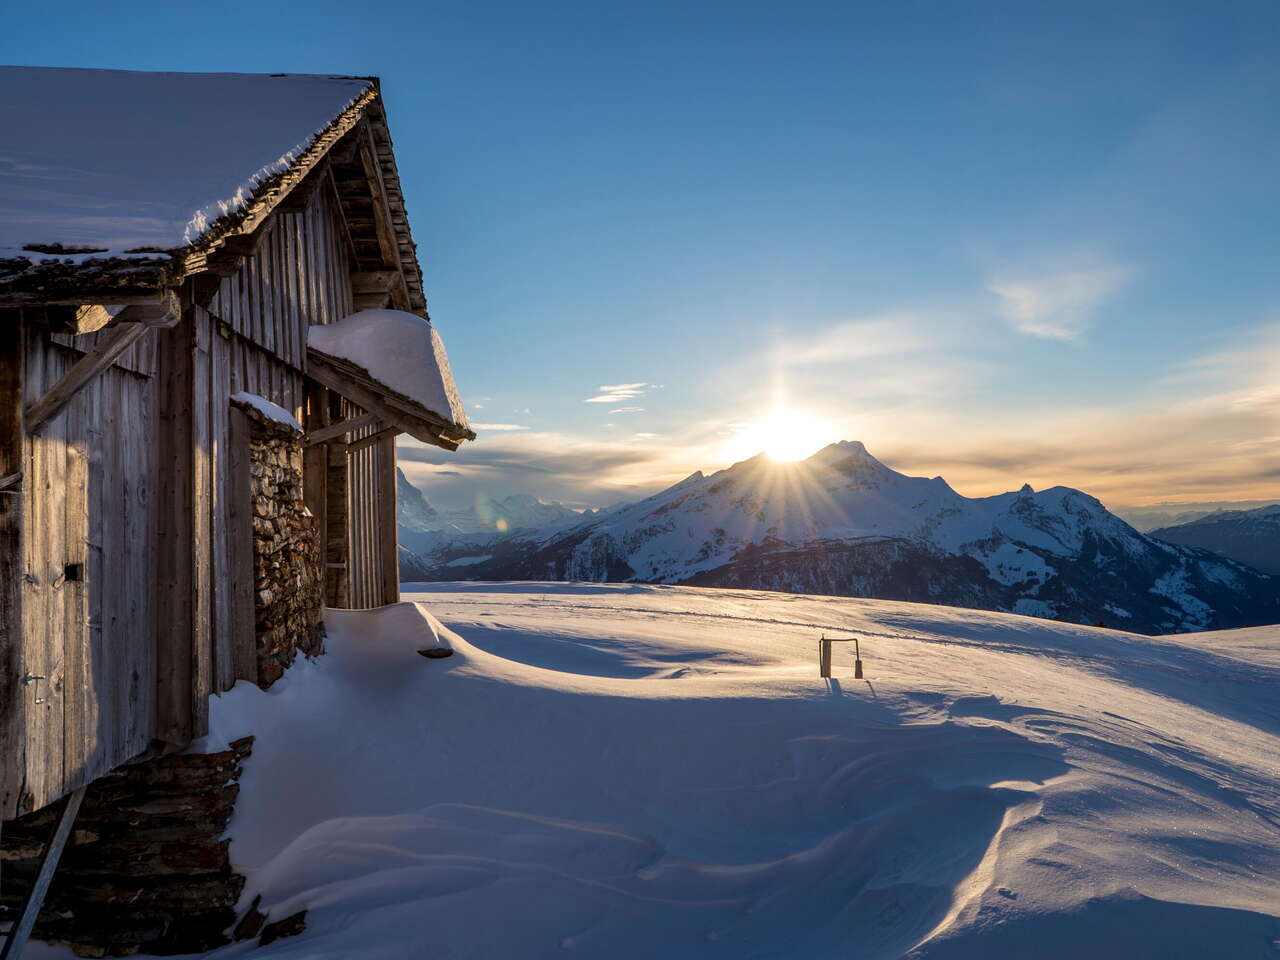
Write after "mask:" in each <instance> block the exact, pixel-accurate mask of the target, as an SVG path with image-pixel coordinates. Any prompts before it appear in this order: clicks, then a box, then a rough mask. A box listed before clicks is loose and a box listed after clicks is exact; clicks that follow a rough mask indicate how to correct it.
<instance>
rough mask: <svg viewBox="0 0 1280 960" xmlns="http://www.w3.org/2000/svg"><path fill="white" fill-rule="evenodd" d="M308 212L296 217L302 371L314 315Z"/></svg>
mask: <svg viewBox="0 0 1280 960" xmlns="http://www.w3.org/2000/svg"><path fill="white" fill-rule="evenodd" d="M311 202H312V203H313V204H314V203H315V194H312V196H311ZM310 210H311V207H310V206H308V207H307V209H306V211H304V212H303V213H302V214H301V215H299V217H298V307H299V310H300V313H301V322H300V323H299V326H298V332H299V335H300V337H301V342H300V343H299V348H300V349H299V361H300V362H299V363H298V364H297V366H299V367H301V368H304V369H305V367H306V365H307V363H306V360H307V328H308V327H310V326H311V323H312V320H311V318H312V316H313V315H314V314H315V303H314V291H315V272H316V262H315V259H316V258H315V255H314V254H313V253H312V250H311V215H310Z"/></svg>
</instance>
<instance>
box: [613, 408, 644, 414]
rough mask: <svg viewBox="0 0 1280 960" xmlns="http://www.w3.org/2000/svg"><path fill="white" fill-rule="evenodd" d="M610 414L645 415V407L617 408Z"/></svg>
mask: <svg viewBox="0 0 1280 960" xmlns="http://www.w3.org/2000/svg"><path fill="white" fill-rule="evenodd" d="M609 412H610V413H644V407H615V408H614V409H613V410H610V411H609Z"/></svg>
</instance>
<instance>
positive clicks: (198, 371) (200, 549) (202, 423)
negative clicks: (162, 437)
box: [191, 307, 214, 737]
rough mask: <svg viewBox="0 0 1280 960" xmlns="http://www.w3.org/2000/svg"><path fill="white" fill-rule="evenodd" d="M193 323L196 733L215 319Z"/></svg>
mask: <svg viewBox="0 0 1280 960" xmlns="http://www.w3.org/2000/svg"><path fill="white" fill-rule="evenodd" d="M192 321H193V323H194V326H195V331H194V332H195V351H194V363H193V365H192V397H193V403H192V409H193V411H194V416H193V418H192V425H191V436H192V441H193V447H194V457H195V463H194V470H193V471H192V477H193V479H194V481H195V484H194V486H195V489H194V491H193V494H192V496H193V506H194V509H195V523H194V536H193V537H192V546H193V548H194V549H193V554H194V560H195V591H194V601H195V611H194V617H193V619H194V630H193V646H192V650H193V653H192V671H191V714H192V720H191V725H192V728H191V729H192V736H193V737H202V736H204V735H205V733H206V732H208V726H209V695H210V694H212V693H213V690H214V673H213V671H214V664H213V656H214V650H213V603H212V600H213V530H212V519H213V514H212V501H213V491H212V487H213V431H212V424H211V422H210V416H209V414H210V407H209V398H210V396H211V394H212V393H213V386H212V381H213V374H212V369H211V361H210V355H209V354H210V349H211V345H210V342H209V340H210V334H211V324H210V322H209V315H208V314H207V313H205V312H204V311H203V310H201V309H199V308H198V307H197V308H194V309H193V310H192Z"/></svg>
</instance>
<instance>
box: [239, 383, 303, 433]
mask: <svg viewBox="0 0 1280 960" xmlns="http://www.w3.org/2000/svg"><path fill="white" fill-rule="evenodd" d="M231 402H232V403H234V404H237V405H239V406H241V407H244V408H247V409H250V410H253V411H254V412H255V413H257V414H258V416H259V417H261V418H262V419H263V420H266V421H269V422H271V423H273V424H278V425H279V426H281V427H285V428H287V429H288V430H291V431H293V432H294V433H302V424H300V423H299V422H298V419H297V417H295V416H294V415H293V414H292V413H290V412H289V411H288V410H286V409H285V408H284V407H282V406H280V405H279V404H275V403H272V402H271V401H270V400H268V399H267V398H266V397H260V396H258V395H257V394H256V393H245V392H244V391H241V392H239V393H233V394H232V395H231Z"/></svg>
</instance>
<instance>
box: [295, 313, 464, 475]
mask: <svg viewBox="0 0 1280 960" xmlns="http://www.w3.org/2000/svg"><path fill="white" fill-rule="evenodd" d="M307 373H308V375H309V376H310V377H311V378H312V379H313V380H315V381H316V382H317V383H320V384H323V385H324V386H326V387H328V388H329V389H330V390H333V391H334V392H336V393H338V394H340V395H341V396H343V397H346V398H347V399H348V400H350V401H351V402H352V403H354V404H356V405H357V406H359V407H361V408H362V409H364V410H365V411H366V412H367V413H370V414H372V415H374V416H375V417H377V418H378V419H379V420H382V421H385V422H386V423H387V424H388V425H389V426H392V427H396V428H398V429H399V430H401V431H402V432H404V433H407V434H409V435H410V436H411V437H414V438H415V439H418V440H421V441H422V442H424V443H431V444H435V445H436V446H439V447H444V448H445V449H446V450H456V449H458V446H459V445H460V444H461V443H462V442H463V441H465V440H474V439H475V438H476V435H475V433H474V432H473V431H472V429H471V426H470V424H469V423H468V422H467V415H466V411H464V410H463V408H462V399H461V398H460V397H459V396H458V389H457V387H456V386H455V385H454V382H453V373H452V371H450V369H449V358H448V356H447V355H446V354H445V349H444V342H443V341H442V340H441V339H440V334H439V333H438V332H437V331H436V329H435V327H433V326H432V325H431V321H430V320H427V319H425V318H424V317H419V316H417V315H415V314H412V313H406V312H404V311H402V310H361V311H360V312H358V313H353V314H351V316H349V317H345V318H343V319H342V320H339V321H338V322H337V323H330V324H324V325H317V326H313V327H312V328H311V329H310V331H309V332H308V335H307Z"/></svg>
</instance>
